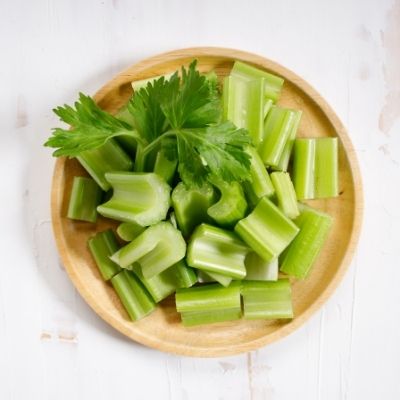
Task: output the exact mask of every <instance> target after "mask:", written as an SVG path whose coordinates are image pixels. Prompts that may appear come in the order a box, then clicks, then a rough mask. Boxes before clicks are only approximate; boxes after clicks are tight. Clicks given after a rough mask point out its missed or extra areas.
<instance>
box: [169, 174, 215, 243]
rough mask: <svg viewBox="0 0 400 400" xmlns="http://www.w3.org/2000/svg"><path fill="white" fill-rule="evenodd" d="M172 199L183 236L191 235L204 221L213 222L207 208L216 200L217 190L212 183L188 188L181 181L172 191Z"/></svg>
mask: <svg viewBox="0 0 400 400" xmlns="http://www.w3.org/2000/svg"><path fill="white" fill-rule="evenodd" d="M171 199H172V206H173V208H174V211H175V217H176V220H177V222H178V227H179V229H180V230H181V231H182V234H183V236H185V237H187V236H188V235H190V234H191V233H192V231H193V229H194V228H195V227H196V226H197V225H200V224H201V223H202V222H211V218H210V217H209V216H208V214H207V210H208V208H209V207H210V206H211V205H212V204H214V203H215V201H216V194H215V190H214V188H213V187H212V186H211V185H208V184H205V185H203V186H201V187H199V188H197V187H193V188H187V187H185V185H184V184H183V183H182V182H181V183H179V184H178V185H177V186H176V187H175V189H174V190H173V191H172V196H171Z"/></svg>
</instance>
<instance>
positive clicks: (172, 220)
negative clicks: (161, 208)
mask: <svg viewBox="0 0 400 400" xmlns="http://www.w3.org/2000/svg"><path fill="white" fill-rule="evenodd" d="M169 222H171V225H172V226H173V227H174V228H176V229H178V223H177V222H176V216H175V213H174V212H173V211H172V212H170V213H169Z"/></svg>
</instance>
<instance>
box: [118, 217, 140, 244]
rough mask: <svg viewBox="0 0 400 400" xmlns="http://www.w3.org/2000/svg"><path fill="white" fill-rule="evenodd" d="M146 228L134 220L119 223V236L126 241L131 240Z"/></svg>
mask: <svg viewBox="0 0 400 400" xmlns="http://www.w3.org/2000/svg"><path fill="white" fill-rule="evenodd" d="M144 230H145V228H144V227H143V226H141V225H138V224H135V223H134V222H123V223H122V224H119V226H118V228H117V233H118V236H119V237H120V238H121V239H122V240H125V241H126V242H131V241H132V240H133V239H135V238H137V237H138V236H139V235H140V234H141V233H142V232H143V231H144Z"/></svg>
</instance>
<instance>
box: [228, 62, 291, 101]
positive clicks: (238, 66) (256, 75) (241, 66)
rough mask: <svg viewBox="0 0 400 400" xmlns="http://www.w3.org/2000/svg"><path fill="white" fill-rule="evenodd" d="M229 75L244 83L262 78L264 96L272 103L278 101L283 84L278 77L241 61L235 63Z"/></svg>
mask: <svg viewBox="0 0 400 400" xmlns="http://www.w3.org/2000/svg"><path fill="white" fill-rule="evenodd" d="M230 75H231V76H233V77H237V78H240V79H242V80H245V81H249V80H254V79H260V78H263V79H264V95H265V97H267V98H268V99H271V100H273V101H274V102H276V101H277V100H278V98H279V95H280V92H281V89H282V85H283V82H284V80H283V79H282V78H280V77H279V76H276V75H273V74H270V73H268V72H265V71H263V70H261V69H258V68H255V67H253V66H251V65H248V64H245V63H243V62H241V61H235V63H234V64H233V67H232V70H231V73H230Z"/></svg>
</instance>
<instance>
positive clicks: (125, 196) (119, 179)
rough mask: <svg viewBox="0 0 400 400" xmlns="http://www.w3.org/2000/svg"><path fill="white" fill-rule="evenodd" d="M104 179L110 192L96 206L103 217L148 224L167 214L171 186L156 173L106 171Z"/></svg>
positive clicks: (163, 217)
mask: <svg viewBox="0 0 400 400" xmlns="http://www.w3.org/2000/svg"><path fill="white" fill-rule="evenodd" d="M106 179H107V181H108V182H109V183H110V185H111V186H112V187H113V189H114V192H113V196H112V198H111V199H110V200H109V201H107V202H106V203H104V204H101V205H100V206H98V207H97V211H98V212H99V213H100V214H101V215H103V216H104V217H108V218H112V219H116V220H117V221H123V222H134V223H136V224H138V225H142V226H148V225H151V224H155V223H157V222H159V221H161V220H163V219H165V217H166V216H167V212H168V209H169V206H170V197H169V194H170V191H171V188H170V187H169V185H168V184H167V183H166V182H165V181H164V179H162V178H161V177H159V176H158V175H157V174H154V173H143V172H110V173H107V174H106Z"/></svg>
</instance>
